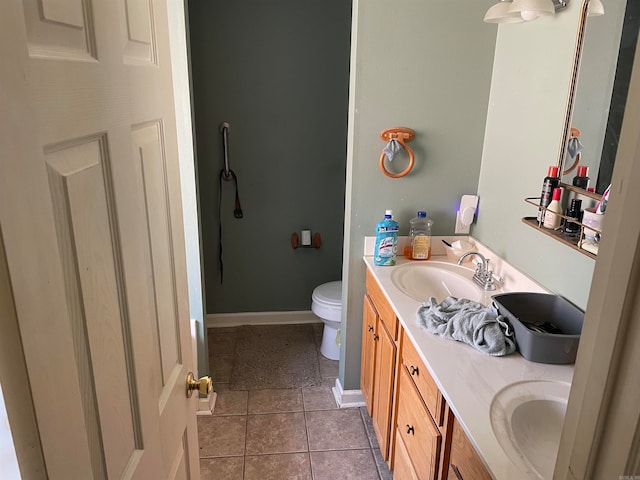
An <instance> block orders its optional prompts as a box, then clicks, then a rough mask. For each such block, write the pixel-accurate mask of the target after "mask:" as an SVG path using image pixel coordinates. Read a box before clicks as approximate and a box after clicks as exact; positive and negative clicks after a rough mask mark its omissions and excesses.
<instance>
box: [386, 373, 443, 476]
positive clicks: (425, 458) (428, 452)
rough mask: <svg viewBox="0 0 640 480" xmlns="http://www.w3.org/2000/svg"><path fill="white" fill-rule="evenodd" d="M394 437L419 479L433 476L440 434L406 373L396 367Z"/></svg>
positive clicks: (436, 470) (437, 457)
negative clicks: (396, 402)
mask: <svg viewBox="0 0 640 480" xmlns="http://www.w3.org/2000/svg"><path fill="white" fill-rule="evenodd" d="M400 372H401V373H400V385H399V392H398V412H397V415H396V438H397V437H400V439H401V440H402V443H403V446H404V447H405V449H406V453H407V456H408V457H409V458H410V460H411V464H412V465H413V470H414V471H415V474H416V476H417V477H418V478H420V479H434V480H435V478H436V475H437V473H438V464H439V459H440V445H441V443H442V436H441V435H440V431H439V430H438V428H437V427H436V426H435V425H434V423H433V420H431V415H429V412H427V409H426V408H425V407H424V404H423V403H422V400H420V395H418V391H417V390H416V387H415V386H414V385H413V382H412V381H411V379H410V378H409V374H408V373H407V371H406V370H405V369H400Z"/></svg>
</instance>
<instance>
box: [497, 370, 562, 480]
mask: <svg viewBox="0 0 640 480" xmlns="http://www.w3.org/2000/svg"><path fill="white" fill-rule="evenodd" d="M570 389H571V385H570V384H569V383H566V382H555V381H547V380H531V381H523V382H518V383H514V384H511V385H509V386H507V387H505V388H503V389H502V390H500V392H498V393H497V394H496V396H495V397H494V399H493V401H492V403H491V410H490V415H491V426H492V428H493V432H494V434H495V435H496V438H497V439H498V443H500V446H501V447H502V449H503V450H504V451H505V453H506V454H507V456H508V457H509V458H510V459H511V461H512V462H513V463H514V464H515V465H516V466H517V467H519V468H520V470H521V471H522V472H523V473H524V474H526V475H527V476H528V478H539V479H548V478H552V477H553V469H554V467H555V463H556V458H557V456H558V445H559V443H560V434H561V433H562V425H563V423H564V415H565V411H566V409H567V399H568V398H569V390H570Z"/></svg>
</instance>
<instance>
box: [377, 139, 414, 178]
mask: <svg viewBox="0 0 640 480" xmlns="http://www.w3.org/2000/svg"><path fill="white" fill-rule="evenodd" d="M380 138H382V140H384V141H385V142H390V141H391V140H396V141H397V142H398V143H399V144H400V145H401V146H402V148H404V149H405V150H406V151H407V153H408V154H409V165H408V166H407V168H405V169H404V170H403V171H402V172H400V173H391V172H389V171H388V170H387V169H386V168H385V166H384V159H385V157H386V155H385V153H384V151H383V152H382V153H381V154H380V162H379V165H380V170H382V173H384V174H385V175H386V176H387V177H391V178H400V177H404V176H405V175H406V174H407V173H409V172H410V171H411V169H412V168H413V164H414V162H415V157H414V155H413V150H411V149H410V148H409V146H408V145H407V143H406V142H410V141H411V140H413V139H414V138H416V132H414V131H413V130H411V129H410V128H405V127H394V128H387V129H386V130H383V131H382V133H380Z"/></svg>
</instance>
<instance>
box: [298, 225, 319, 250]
mask: <svg viewBox="0 0 640 480" xmlns="http://www.w3.org/2000/svg"><path fill="white" fill-rule="evenodd" d="M321 244H322V239H321V238H320V234H319V233H314V234H313V237H311V230H302V231H301V232H300V235H298V232H293V233H292V234H291V248H293V249H294V250H295V249H297V248H315V249H316V250H317V249H319V248H320V245H321Z"/></svg>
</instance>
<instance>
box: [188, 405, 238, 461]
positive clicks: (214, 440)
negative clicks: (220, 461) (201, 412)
mask: <svg viewBox="0 0 640 480" xmlns="http://www.w3.org/2000/svg"><path fill="white" fill-rule="evenodd" d="M246 424H247V417H245V416H240V415H238V416H228V417H216V416H202V417H198V438H199V440H200V457H201V458H203V457H231V456H235V455H244V444H245V433H246Z"/></svg>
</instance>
